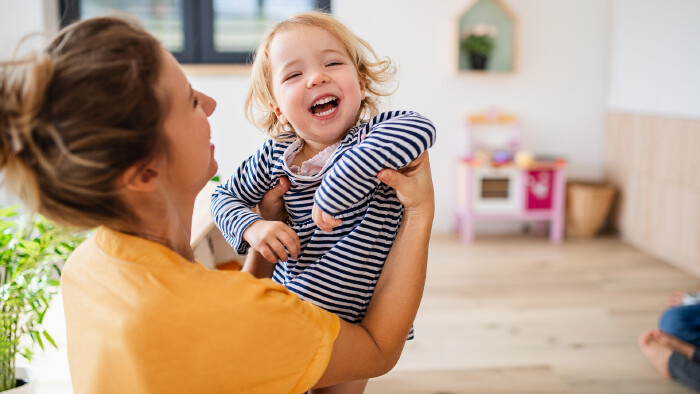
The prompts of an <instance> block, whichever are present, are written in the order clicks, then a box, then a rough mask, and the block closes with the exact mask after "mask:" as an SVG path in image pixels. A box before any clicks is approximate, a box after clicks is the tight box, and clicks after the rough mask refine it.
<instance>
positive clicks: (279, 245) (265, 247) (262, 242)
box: [243, 220, 301, 263]
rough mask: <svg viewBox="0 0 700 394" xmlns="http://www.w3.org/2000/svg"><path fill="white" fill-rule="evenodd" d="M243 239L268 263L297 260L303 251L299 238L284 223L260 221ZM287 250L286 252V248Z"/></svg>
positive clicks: (246, 232) (244, 234)
mask: <svg viewBox="0 0 700 394" xmlns="http://www.w3.org/2000/svg"><path fill="white" fill-rule="evenodd" d="M243 239H244V240H245V241H246V242H248V243H249V244H250V246H251V247H252V248H253V249H255V250H256V251H258V253H260V254H261V255H262V256H263V257H264V258H265V259H266V260H267V261H269V262H271V263H276V262H278V261H287V259H288V258H289V257H290V256H289V255H288V254H287V251H289V253H290V254H291V257H292V258H294V259H295V258H297V256H298V255H299V251H300V250H301V244H300V243H299V237H298V236H297V234H296V233H295V232H294V230H292V229H291V228H289V226H287V225H286V224H284V223H283V222H276V221H269V220H258V221H257V222H253V224H251V225H250V226H248V228H247V229H246V230H245V231H244V232H243ZM285 247H286V248H287V250H285V249H284V248H285Z"/></svg>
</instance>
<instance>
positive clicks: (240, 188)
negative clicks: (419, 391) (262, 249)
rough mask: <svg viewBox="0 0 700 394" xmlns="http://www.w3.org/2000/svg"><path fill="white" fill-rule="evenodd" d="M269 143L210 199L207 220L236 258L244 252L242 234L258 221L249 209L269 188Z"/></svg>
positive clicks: (271, 142)
mask: <svg viewBox="0 0 700 394" xmlns="http://www.w3.org/2000/svg"><path fill="white" fill-rule="evenodd" d="M273 144H274V142H273V141H271V140H270V141H267V142H265V144H264V145H263V146H262V147H261V148H260V149H259V150H258V151H257V152H256V153H255V154H254V155H252V156H250V157H249V158H248V159H247V160H245V161H243V163H242V164H241V166H240V167H238V170H236V173H235V175H233V176H231V178H229V179H228V181H226V183H224V184H221V185H219V186H218V187H217V188H216V190H215V191H214V194H212V196H211V216H212V218H213V219H214V222H215V223H216V226H217V227H219V230H221V233H222V234H223V235H224V238H226V241H228V243H229V244H231V246H233V248H234V250H235V251H236V253H238V254H244V253H246V252H247V251H248V248H249V247H250V245H249V244H248V243H247V242H245V241H244V240H243V237H242V234H243V232H244V231H245V230H246V229H247V228H248V226H250V225H251V224H252V223H253V222H255V221H258V220H262V217H260V215H257V214H256V213H254V212H253V211H252V210H251V208H253V207H254V206H256V205H257V204H258V203H259V202H260V200H262V197H263V195H264V194H265V192H267V191H268V190H269V189H270V188H271V186H270V184H271V182H272V181H271V176H270V170H269V169H270V167H271V161H272V160H273V158H272V152H273Z"/></svg>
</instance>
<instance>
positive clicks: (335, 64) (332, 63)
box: [326, 61, 343, 67]
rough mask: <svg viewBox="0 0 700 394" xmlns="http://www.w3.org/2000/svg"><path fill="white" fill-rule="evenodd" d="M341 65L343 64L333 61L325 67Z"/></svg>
mask: <svg viewBox="0 0 700 394" xmlns="http://www.w3.org/2000/svg"><path fill="white" fill-rule="evenodd" d="M342 64H343V62H337V61H333V62H329V63H328V64H326V67H331V66H339V65H342Z"/></svg>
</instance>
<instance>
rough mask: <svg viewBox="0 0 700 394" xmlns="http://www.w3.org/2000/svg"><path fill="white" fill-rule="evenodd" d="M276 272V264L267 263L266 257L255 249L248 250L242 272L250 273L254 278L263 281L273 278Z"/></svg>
mask: <svg viewBox="0 0 700 394" xmlns="http://www.w3.org/2000/svg"><path fill="white" fill-rule="evenodd" d="M274 270H275V265H274V264H272V263H270V262H269V261H267V260H266V259H265V257H263V256H262V255H261V254H260V253H258V252H257V251H255V250H254V249H248V256H246V259H245V264H243V269H241V271H243V272H248V273H250V274H252V275H253V276H254V277H256V278H259V279H262V278H271V277H272V272H273V271H274Z"/></svg>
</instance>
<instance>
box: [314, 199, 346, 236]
mask: <svg viewBox="0 0 700 394" xmlns="http://www.w3.org/2000/svg"><path fill="white" fill-rule="evenodd" d="M311 218H312V219H313V220H314V223H316V225H317V226H318V228H320V229H321V230H323V231H327V232H329V233H330V232H331V231H333V228H335V227H336V226H339V225H340V223H343V221H342V220H340V219H335V218H334V217H333V216H331V215H329V214H327V213H325V212H323V211H322V210H321V208H319V207H318V205H316V203H314V206H313V208H311Z"/></svg>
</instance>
